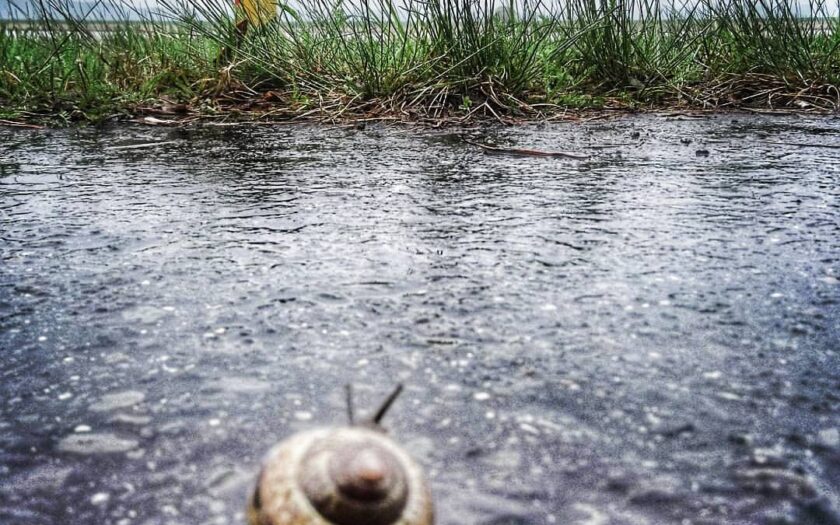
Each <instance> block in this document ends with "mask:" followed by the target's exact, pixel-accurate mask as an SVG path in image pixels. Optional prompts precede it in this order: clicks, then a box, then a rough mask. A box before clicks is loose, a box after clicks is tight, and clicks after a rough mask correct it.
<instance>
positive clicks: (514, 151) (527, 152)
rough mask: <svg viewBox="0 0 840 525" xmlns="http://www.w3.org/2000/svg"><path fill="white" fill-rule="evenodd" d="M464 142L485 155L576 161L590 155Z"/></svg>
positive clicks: (465, 140)
mask: <svg viewBox="0 0 840 525" xmlns="http://www.w3.org/2000/svg"><path fill="white" fill-rule="evenodd" d="M464 142H466V143H467V144H469V145H470V146H477V147H479V148H481V149H482V150H484V152H485V153H494V154H501V155H520V156H523V157H556V158H566V159H575V160H585V159H588V158H589V155H577V154H575V153H565V152H562V151H541V150H536V149H521V148H498V147H496V146H488V145H487V144H481V143H479V142H473V141H471V140H467V139H464Z"/></svg>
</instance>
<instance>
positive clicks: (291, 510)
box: [247, 385, 434, 525]
mask: <svg viewBox="0 0 840 525" xmlns="http://www.w3.org/2000/svg"><path fill="white" fill-rule="evenodd" d="M401 391H402V385H398V386H397V388H396V389H395V390H394V391H393V392H392V393H391V395H389V396H388V398H387V399H386V400H385V402H384V403H383V404H382V406H381V407H380V408H379V410H377V411H376V413H375V414H374V416H373V417H371V418H370V419H368V420H366V421H363V422H360V423H355V422H354V421H353V400H352V390H351V388H350V386H349V385H348V386H347V413H348V416H349V419H350V425H349V426H342V427H331V428H321V429H316V430H309V431H304V432H300V433H298V434H295V435H293V436H291V437H290V438H288V439H286V440H285V441H282V442H280V443H279V444H277V445H275V446H274V447H273V448H272V449H271V450H270V451H269V453H268V455H267V456H266V458H265V460H264V462H263V467H262V471H261V472H260V475H259V478H258V479H257V485H256V488H255V489H254V492H253V494H252V496H251V498H249V501H248V514H247V515H248V524H249V525H432V524H433V522H434V511H433V505H432V497H431V492H430V490H429V485H428V483H427V482H426V479H425V477H424V475H423V471H422V469H421V468H420V466H419V465H418V464H417V463H415V462H414V460H412V459H411V457H410V456H409V455H408V454H407V453H406V452H405V451H404V450H403V449H402V448H401V447H400V446H399V445H398V444H397V443H396V442H395V441H394V440H392V439H391V438H389V437H388V436H386V435H385V431H384V429H383V428H382V426H381V425H380V421H381V420H382V418H383V417H384V416H385V413H386V412H387V411H388V409H389V408H390V407H391V405H392V404H393V402H394V401H395V400H396V398H397V396H398V395H399V394H400V392H401Z"/></svg>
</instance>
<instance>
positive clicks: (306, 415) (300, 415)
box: [295, 410, 312, 421]
mask: <svg viewBox="0 0 840 525" xmlns="http://www.w3.org/2000/svg"><path fill="white" fill-rule="evenodd" d="M295 419H297V420H298V421H309V420H310V419H312V412H307V411H306V410H298V411H297V412H295Z"/></svg>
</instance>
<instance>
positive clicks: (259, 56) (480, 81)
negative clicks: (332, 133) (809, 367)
mask: <svg viewBox="0 0 840 525" xmlns="http://www.w3.org/2000/svg"><path fill="white" fill-rule="evenodd" d="M12 1H13V0H0V3H2V2H9V10H10V11H11V12H12V15H11V16H10V17H9V18H10V20H7V21H6V22H3V23H0V118H4V119H20V120H39V119H49V120H52V121H61V122H72V121H78V120H82V121H101V120H104V119H109V118H114V117H119V116H130V115H134V114H138V113H143V112H158V113H168V112H179V111H180V112H183V111H187V112H190V113H191V114H194V115H195V114H200V115H205V116H206V115H213V114H216V115H231V114H239V115H242V114H245V115H246V116H254V115H260V116H268V117H272V118H291V117H301V116H318V117H328V118H342V117H359V116H368V117H372V118H374V117H387V118H398V119H404V120H409V119H433V120H441V119H455V118H458V119H463V118H468V117H481V116H484V117H494V118H499V119H505V118H508V117H525V118H528V117H542V116H546V115H551V114H556V113H558V112H562V111H564V110H566V109H568V108H572V109H585V108H599V107H608V106H621V107H634V108H644V107H651V108H661V107H680V108H683V107H684V108H720V107H744V106H749V107H758V108H797V109H800V110H802V109H805V110H807V109H813V108H819V109H829V110H837V109H840V89H838V88H839V87H840V21H838V18H837V16H836V13H837V11H838V7H840V6H838V4H837V3H835V4H829V3H827V2H826V1H825V0H810V3H809V4H807V5H803V4H801V3H795V2H793V1H792V0H749V1H747V0H696V1H690V2H686V3H681V1H680V0H565V1H564V2H562V3H561V2H554V1H549V0H517V1H516V2H514V1H513V0H509V1H506V0H305V1H304V3H303V5H302V6H300V5H298V4H297V3H295V4H281V5H280V7H279V9H278V14H277V17H276V19H274V20H273V21H271V22H270V23H268V24H265V25H263V26H262V27H257V28H253V27H252V28H251V29H250V30H249V31H248V32H247V33H246V34H245V35H244V37H243V36H242V34H241V32H240V31H238V30H237V27H236V24H235V20H234V19H233V16H232V13H231V9H230V6H229V3H228V1H227V0H161V2H160V7H159V10H158V11H157V12H155V13H154V14H153V13H151V12H149V11H140V10H138V9H137V8H136V7H134V4H132V3H124V2H123V0H99V1H98V2H97V3H96V4H93V7H90V8H81V9H80V8H75V9H74V8H72V4H67V3H63V2H66V0H38V2H39V3H35V4H28V5H27V6H24V5H21V4H15V3H12ZM835 1H836V2H840V0H835ZM85 5H88V4H85ZM295 6H297V7H295ZM85 9H87V11H85ZM103 20H107V21H103Z"/></svg>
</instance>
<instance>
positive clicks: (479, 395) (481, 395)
mask: <svg viewBox="0 0 840 525" xmlns="http://www.w3.org/2000/svg"><path fill="white" fill-rule="evenodd" d="M473 399H475V400H476V401H487V400H488V399H490V394H488V393H487V392H476V393H475V394H473Z"/></svg>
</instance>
